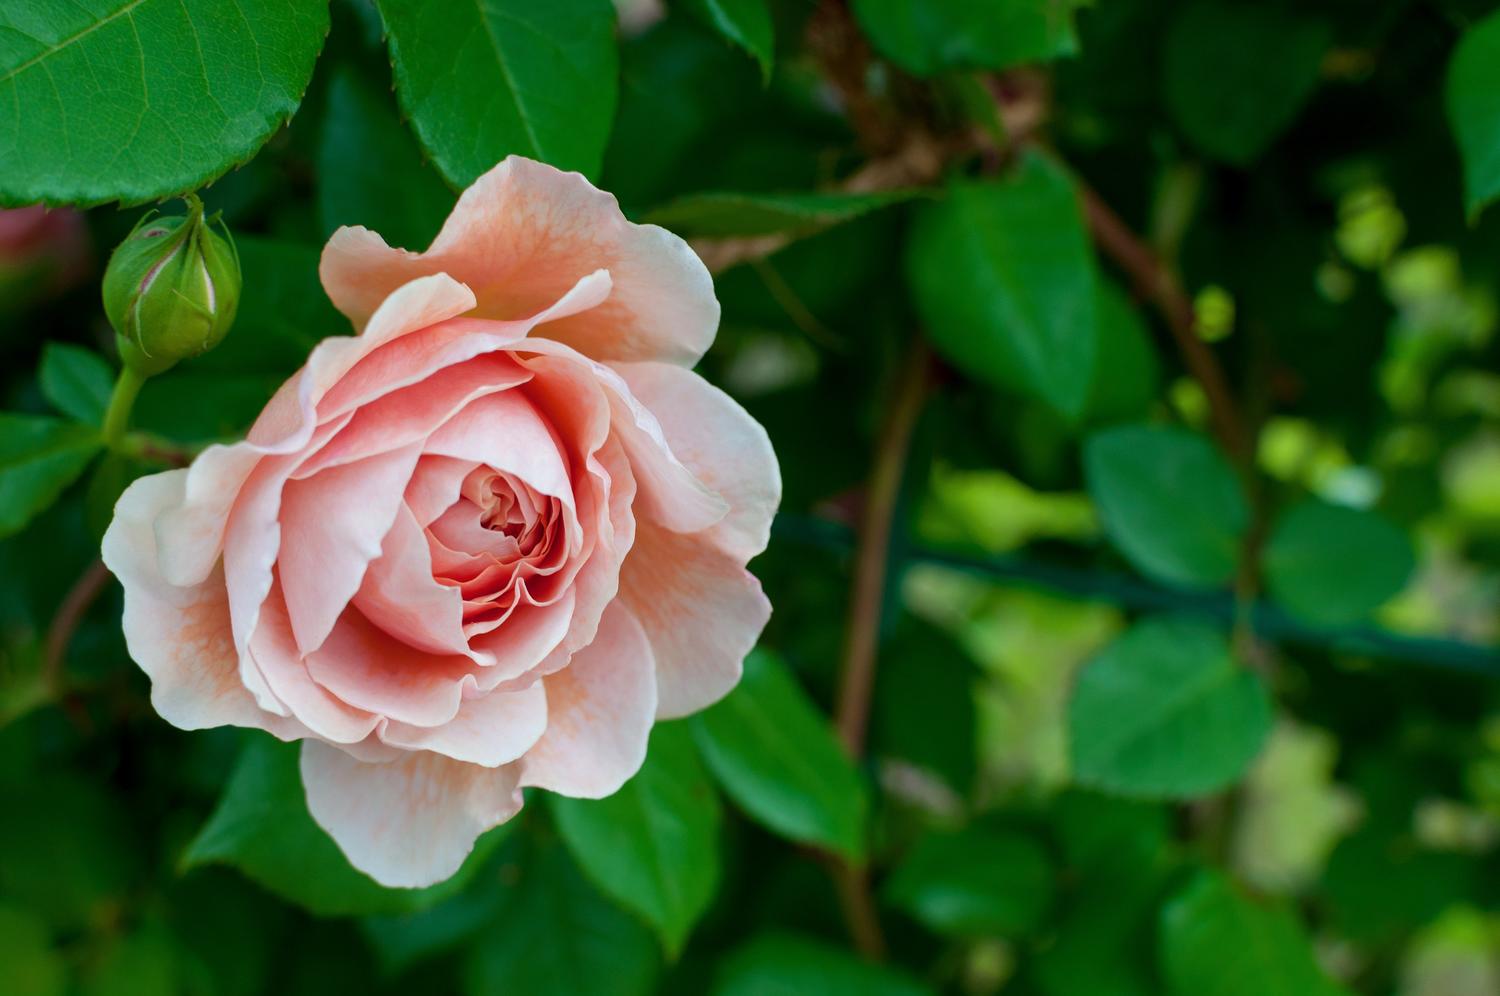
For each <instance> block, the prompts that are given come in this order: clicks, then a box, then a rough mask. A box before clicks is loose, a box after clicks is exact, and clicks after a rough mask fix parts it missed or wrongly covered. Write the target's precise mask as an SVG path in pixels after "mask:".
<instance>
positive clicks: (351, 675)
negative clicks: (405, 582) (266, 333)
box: [307, 593, 573, 739]
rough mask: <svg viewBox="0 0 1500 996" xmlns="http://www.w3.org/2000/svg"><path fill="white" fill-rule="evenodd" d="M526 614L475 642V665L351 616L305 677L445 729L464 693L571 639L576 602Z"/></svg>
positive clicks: (384, 712) (344, 697)
mask: <svg viewBox="0 0 1500 996" xmlns="http://www.w3.org/2000/svg"><path fill="white" fill-rule="evenodd" d="M524 609H525V611H518V612H517V613H515V614H514V615H513V617H512V618H511V619H509V620H507V625H505V626H503V627H500V629H499V630H497V631H496V632H495V633H492V634H489V635H488V636H486V637H485V638H484V639H479V640H475V641H474V643H473V646H474V653H475V656H476V657H477V658H478V660H479V663H477V664H476V663H475V661H474V660H472V659H470V658H469V657H465V656H460V655H456V654H454V655H438V654H429V653H425V652H423V651H421V650H418V649H416V648H415V647H411V646H408V645H406V644H404V643H402V642H401V641H399V640H395V639H392V638H391V637H390V635H389V634H387V633H385V632H384V631H383V630H381V629H380V628H379V627H377V626H375V625H374V624H373V623H371V622H370V621H369V620H368V619H366V618H364V616H363V615H361V614H360V613H359V612H358V611H351V612H348V613H345V615H344V616H343V618H341V619H340V620H339V622H338V625H336V626H335V627H334V628H333V632H332V633H331V634H330V635H329V637H328V640H327V641H326V642H325V643H324V644H323V646H322V647H320V648H319V649H318V650H317V652H315V653H312V654H309V655H308V657H307V671H308V673H309V674H311V676H312V678H313V679H314V680H315V681H316V682H317V683H318V685H319V686H321V687H322V688H325V689H327V690H328V691H329V692H330V693H332V694H333V695H335V696H337V697H338V698H339V700H341V701H343V702H347V703H349V704H350V705H351V706H354V707H356V708H359V709H363V710H367V711H369V712H371V713H375V714H379V715H381V716H387V717H389V718H391V719H393V720H396V721H398V722H402V723H408V724H410V725H412V726H422V727H436V726H441V725H443V724H444V723H448V722H451V721H452V720H453V718H454V716H456V715H457V714H458V712H459V708H460V704H461V703H462V702H463V699H464V695H465V693H466V690H467V692H469V693H472V692H474V691H488V690H490V689H492V688H494V687H495V686H496V685H498V684H499V683H501V682H503V681H507V680H510V679H513V678H515V677H517V676H519V675H521V674H524V673H525V672H527V671H529V670H530V669H531V668H533V667H535V666H536V665H537V664H538V663H539V662H540V661H542V660H543V659H544V658H545V657H546V656H547V655H548V654H549V653H551V652H552V649H553V648H554V647H556V646H557V645H558V643H560V642H561V641H562V639H563V637H564V636H565V635H566V634H567V631H568V620H569V618H570V617H571V615H572V611H573V598H572V595H571V593H569V595H568V596H567V597H565V598H563V599H560V600H559V601H558V603H557V604H555V605H549V606H525V607H524ZM330 739H332V738H330Z"/></svg>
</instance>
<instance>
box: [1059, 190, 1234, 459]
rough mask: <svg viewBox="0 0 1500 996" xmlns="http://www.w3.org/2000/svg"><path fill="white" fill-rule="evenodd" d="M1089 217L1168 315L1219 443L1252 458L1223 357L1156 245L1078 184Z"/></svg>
mask: <svg viewBox="0 0 1500 996" xmlns="http://www.w3.org/2000/svg"><path fill="white" fill-rule="evenodd" d="M1078 190H1079V192H1080V194H1081V196H1082V199H1083V211H1084V216H1085V218H1086V219H1087V220H1088V226H1089V230H1090V231H1091V232H1092V233H1093V235H1094V241H1095V242H1097V243H1098V245H1099V248H1100V249H1102V250H1103V251H1104V253H1105V254H1106V255H1107V256H1109V257H1110V259H1112V260H1114V261H1115V263H1116V265H1118V266H1119V267H1120V269H1121V270H1123V271H1124V272H1125V275H1126V276H1127V277H1129V278H1130V282H1131V285H1132V286H1133V287H1134V288H1135V292H1136V293H1137V294H1138V295H1140V296H1141V297H1142V298H1144V299H1145V300H1148V301H1150V302H1152V303H1153V304H1155V305H1156V307H1157V310H1159V311H1160V312H1161V315H1162V318H1163V319H1165V321H1166V324H1167V329H1168V331H1170V332H1171V334H1172V339H1173V340H1174V341H1175V342H1176V343H1177V349H1178V352H1180V353H1181V354H1182V361H1183V363H1184V364H1185V365H1186V366H1187V369H1188V373H1190V374H1191V375H1192V376H1193V379H1194V380H1196V381H1197V382H1198V383H1199V384H1200V385H1201V386H1202V388H1203V393H1204V394H1205V395H1206V396H1207V398H1208V410H1209V418H1210V420H1211V421H1212V423H1213V428H1214V434H1215V435H1216V436H1217V437H1218V439H1219V442H1220V443H1221V444H1222V445H1223V447H1224V448H1225V449H1226V450H1228V451H1229V453H1230V454H1231V455H1232V456H1233V457H1234V458H1235V459H1236V460H1237V461H1239V462H1240V463H1241V464H1243V462H1244V461H1246V460H1247V459H1249V457H1250V437H1249V434H1248V433H1247V432H1246V431H1245V427H1244V423H1243V422H1242V421H1241V419H1240V416H1239V409H1238V408H1237V407H1236V405H1235V402H1234V395H1233V394H1232V393H1231V391H1230V389H1229V381H1228V379H1227V378H1226V377H1225V376H1224V369H1223V367H1221V366H1220V365H1219V361H1218V358H1217V357H1215V356H1214V354H1213V351H1212V350H1210V349H1209V348H1208V344H1207V343H1205V342H1204V341H1203V340H1202V339H1200V338H1199V337H1198V333H1197V331H1196V330H1195V328H1194V325H1195V318H1194V316H1193V302H1192V301H1190V300H1189V299H1188V296H1187V294H1186V293H1185V292H1184V291H1183V289H1182V286H1181V285H1180V284H1179V283H1178V282H1177V278H1176V277H1175V276H1174V275H1173V274H1172V271H1171V270H1170V269H1168V268H1167V267H1166V266H1165V265H1164V264H1163V263H1162V261H1161V260H1160V258H1158V257H1157V255H1156V253H1155V252H1153V251H1152V250H1151V247H1150V246H1148V245H1146V243H1145V242H1144V241H1143V240H1142V239H1141V238H1140V237H1139V236H1138V235H1136V234H1135V232H1133V231H1131V230H1130V227H1129V226H1128V225H1126V224H1125V222H1124V221H1123V220H1121V218H1120V216H1119V215H1118V214H1116V213H1115V211H1114V209H1113V208H1111V207H1110V206H1109V205H1108V204H1106V203H1105V202H1104V199H1103V198H1102V197H1100V196H1099V194H1098V193H1097V192H1096V191H1095V190H1094V189H1093V188H1092V187H1090V186H1089V185H1088V184H1086V183H1084V182H1082V181H1081V180H1080V181H1079V183H1078Z"/></svg>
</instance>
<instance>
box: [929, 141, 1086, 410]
mask: <svg viewBox="0 0 1500 996" xmlns="http://www.w3.org/2000/svg"><path fill="white" fill-rule="evenodd" d="M906 270H907V279H908V280H909V281H910V283H911V289H912V293H913V295H914V296H915V299H916V305H917V311H918V312H919V314H920V316H921V318H922V321H923V323H924V324H925V326H926V330H927V335H928V337H929V338H930V339H931V340H932V343H933V345H934V346H936V347H937V349H938V351H939V352H941V353H942V354H943V355H944V356H946V357H947V358H948V359H949V360H951V361H952V362H953V363H954V364H956V365H957V366H958V367H959V368H960V369H962V370H963V371H964V372H966V373H968V374H970V375H972V376H974V377H976V378H978V379H979V380H982V381H987V382H989V383H992V384H995V385H998V386H1001V387H1005V388H1009V389H1011V390H1015V391H1020V392H1022V393H1025V394H1028V395H1030V396H1032V397H1035V398H1039V399H1040V400H1042V401H1045V402H1047V403H1048V404H1049V405H1051V406H1052V407H1053V408H1055V409H1056V410H1057V411H1058V412H1060V413H1061V414H1063V415H1064V416H1066V417H1068V418H1070V419H1073V418H1077V417H1078V416H1079V415H1081V414H1082V413H1083V410H1084V407H1085V405H1086V404H1087V403H1088V399H1089V392H1090V389H1091V385H1092V382H1093V377H1094V365H1095V352H1096V342H1097V333H1096V330H1095V307H1094V299H1095V275H1094V259H1093V253H1092V250H1091V249H1090V248H1089V241H1088V236H1087V234H1086V233H1085V231H1084V226H1083V217H1082V214H1081V213H1080V211H1079V208H1078V200H1077V197H1076V196H1075V195H1074V191H1073V185H1072V183H1071V181H1070V180H1069V179H1068V177H1067V175H1066V174H1065V173H1064V172H1063V171H1062V170H1061V169H1060V168H1059V167H1057V166H1055V165H1053V164H1052V163H1051V162H1049V161H1048V160H1046V159H1044V158H1042V157H1041V156H1037V155H1031V156H1028V157H1026V159H1025V160H1023V162H1022V163H1021V165H1020V167H1019V168H1018V169H1017V170H1016V171H1015V173H1014V174H1012V175H1011V176H1010V177H1008V178H1006V179H1004V180H998V181H992V182H977V183H975V182H971V183H960V184H956V185H955V186H954V187H952V188H951V189H950V190H949V191H948V196H947V197H946V198H944V199H943V200H941V201H938V202H937V203H934V204H931V205H927V206H925V207H923V208H922V209H921V210H920V211H918V213H917V221H916V225H915V227H914V230H913V232H912V234H911V237H910V239H909V241H908V244H907V265H906Z"/></svg>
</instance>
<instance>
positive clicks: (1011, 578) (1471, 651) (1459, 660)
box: [773, 514, 1500, 678]
mask: <svg viewBox="0 0 1500 996" xmlns="http://www.w3.org/2000/svg"><path fill="white" fill-rule="evenodd" d="M773 531H774V533H775V535H776V536H777V537H779V538H782V539H786V540H790V541H793V542H799V543H806V544H810V545H813V546H820V547H823V548H825V549H831V550H850V549H852V547H853V544H854V533H853V531H852V530H851V529H850V528H849V527H847V526H845V525H843V524H841V523H837V522H831V521H829V520H827V519H821V518H817V517H816V516H809V515H789V514H783V515H778V516H777V517H776V523H775V526H774V530H773ZM891 554H892V561H893V567H892V569H893V570H899V569H900V567H899V564H898V563H897V561H898V560H901V561H904V562H906V563H908V564H909V563H913V562H916V563H927V564H939V565H941V566H944V567H949V568H953V569H955V570H960V571H964V572H966V573H970V574H974V575H977V576H980V577H983V578H987V579H990V580H993V581H996V582H1004V583H1009V584H1017V585H1022V586H1025V587H1031V588H1041V589H1045V590H1047V591H1051V592H1054V593H1056V594H1060V595H1065V596H1068V597H1071V598H1077V599H1079V600H1082V601H1098V602H1108V603H1110V604H1112V605H1117V606H1119V607H1120V608H1122V609H1127V610H1130V611H1132V612H1168V611H1170V612H1178V613H1186V614H1189V615H1197V616H1204V617H1208V618H1211V619H1216V620H1218V621H1220V622H1222V623H1224V624H1225V625H1228V624H1229V623H1230V622H1232V621H1233V619H1234V617H1235V604H1234V598H1233V596H1232V595H1231V594H1230V593H1228V592H1185V591H1178V590H1175V589H1172V588H1166V587H1162V586H1160V585H1154V584H1151V583H1150V582H1147V581H1142V580H1140V579H1138V578H1134V577H1130V576H1129V575H1125V574H1120V573H1116V572H1111V571H1096V570H1090V569H1084V568H1078V567H1070V566H1067V565H1063V564H1049V563H1043V562H1040V561H1037V560H1033V559H1030V558H1027V557H1021V556H1009V555H1007V556H1000V555H995V554H985V553H974V552H969V551H959V550H948V549H940V548H937V547H931V546H926V545H923V544H920V543H910V542H907V543H897V544H893V546H892V550H891ZM1250 624H1251V626H1253V627H1254V629H1255V631H1256V632H1257V633H1259V634H1260V635H1261V636H1263V637H1265V638H1266V639H1268V640H1273V641H1275V642H1278V643H1287V644H1296V645H1301V646H1308V647H1317V648H1320V649H1323V650H1330V651H1334V652H1338V653H1346V654H1354V655H1360V656H1365V657H1374V658H1380V659H1384V660H1391V661H1405V662H1408V663H1412V664H1422V665H1426V666H1429V667H1437V668H1445V669H1447V670H1451V671H1465V672H1469V673H1471V674H1479V675H1484V676H1486V677H1490V678H1500V649H1496V648H1494V647H1484V646H1479V645H1477V644H1473V643H1465V642H1462V641H1458V640H1442V639H1433V638H1429V637H1418V636H1405V635H1402V634H1400V633H1392V632H1390V631H1389V630H1385V629H1381V628H1380V627H1377V626H1371V625H1368V624H1361V625H1353V626H1320V625H1317V624H1315V623H1309V622H1304V621H1302V620H1300V619H1298V618H1296V617H1295V616H1293V615H1291V614H1290V613H1288V612H1287V611H1286V610H1284V609H1282V608H1281V607H1279V606H1277V605H1274V604H1272V603H1270V602H1267V601H1264V600H1261V601H1257V602H1256V603H1255V604H1254V605H1253V606H1252V607H1251V610H1250Z"/></svg>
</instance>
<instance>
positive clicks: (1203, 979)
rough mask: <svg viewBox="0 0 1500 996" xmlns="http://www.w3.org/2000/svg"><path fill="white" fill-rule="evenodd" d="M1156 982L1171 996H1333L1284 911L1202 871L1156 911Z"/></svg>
mask: <svg viewBox="0 0 1500 996" xmlns="http://www.w3.org/2000/svg"><path fill="white" fill-rule="evenodd" d="M1160 954H1161V965H1162V974H1163V975H1164V976H1165V977H1166V981H1167V984H1168V988H1169V989H1170V991H1171V992H1172V993H1173V994H1174V996H1203V994H1204V993H1214V994H1215V996H1335V994H1337V993H1341V992H1343V990H1342V989H1341V988H1340V987H1339V986H1337V985H1336V984H1334V983H1333V982H1332V981H1331V980H1330V979H1329V978H1328V977H1327V976H1326V975H1324V974H1323V971H1322V969H1320V968H1319V967H1318V963H1317V960H1316V959H1315V958H1314V957H1313V948H1312V944H1311V942H1309V940H1308V939H1307V936H1306V934H1304V933H1303V930H1302V925H1301V924H1300V923H1299V922H1298V921H1297V918H1296V916H1295V915H1294V914H1293V913H1292V912H1291V911H1290V910H1288V909H1286V908H1284V907H1282V906H1279V905H1274V904H1269V903H1265V904H1263V903H1257V902H1254V901H1252V900H1250V899H1249V898H1247V897H1245V896H1243V895H1241V894H1240V893H1239V892H1238V890H1236V889H1235V887H1234V886H1233V885H1232V884H1231V883H1230V882H1229V880H1228V879H1226V878H1225V877H1224V876H1223V874H1221V873H1219V872H1216V871H1205V872H1202V873H1200V874H1199V875H1198V877H1197V878H1195V879H1194V880H1193V881H1192V882H1191V883H1190V884H1189V885H1188V886H1187V887H1186V888H1184V889H1183V890H1182V891H1181V892H1179V893H1178V894H1177V895H1176V896H1174V897H1173V898H1172V900H1171V901H1170V902H1169V903H1167V905H1166V906H1165V907H1164V908H1163V909H1162V916H1161V935H1160Z"/></svg>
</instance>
